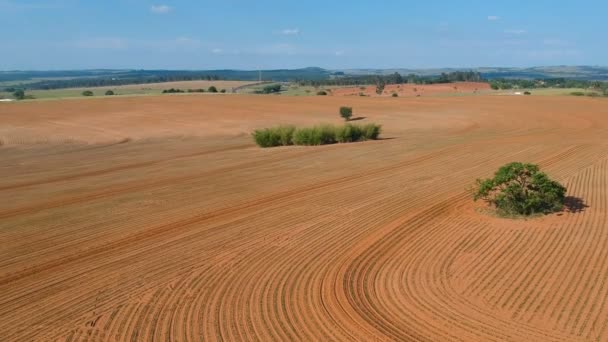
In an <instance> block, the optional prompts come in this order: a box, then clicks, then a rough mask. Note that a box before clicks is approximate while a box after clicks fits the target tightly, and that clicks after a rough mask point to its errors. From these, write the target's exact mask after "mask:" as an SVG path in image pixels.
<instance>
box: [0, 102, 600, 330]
mask: <svg viewBox="0 0 608 342" xmlns="http://www.w3.org/2000/svg"><path fill="white" fill-rule="evenodd" d="M344 105H345V106H352V107H353V109H354V114H355V116H360V117H361V118H360V119H361V123H366V122H375V123H378V124H382V126H383V133H382V137H383V138H386V139H385V140H379V141H368V142H361V143H357V144H336V145H327V146H318V147H299V146H298V147H277V148H271V149H262V148H257V147H256V146H255V144H254V143H253V141H252V139H251V137H250V136H249V133H250V132H251V130H253V129H255V128H263V127H270V126H274V125H280V124H295V125H314V124H318V123H323V122H327V123H340V122H341V119H340V117H339V115H338V108H339V107H340V106H344ZM607 130H608V101H606V99H596V98H578V97H524V96H521V97H516V96H512V97H511V96H482V95H480V96H475V97H426V98H425V97H419V98H405V97H404V98H395V99H393V98H390V99H389V98H366V97H349V98H344V97H332V96H327V97H277V96H244V95H231V96H228V95H225V96H222V95H218V96H149V97H131V98H103V99H86V100H85V99H82V100H81V99H78V100H70V101H50V102H23V103H0V141H1V142H2V146H0V160H2V164H1V165H0V196H1V198H2V199H3V201H0V240H1V241H3V243H2V244H0V340H1V341H55V340H60V341H127V340H129V341H186V340H191V341H199V340H204V341H215V340H229V341H249V340H263V341H268V340H302V341H313V340H322V341H333V340H344V341H352V340H360V341H370V340H400V341H404V340H418V341H452V340H466V341H598V340H608V262H607V260H608V222H607V217H608V140H607V138H606V136H607V135H606V132H607ZM510 161H523V162H533V163H538V164H540V166H541V167H542V168H543V170H544V171H546V172H547V173H548V174H549V175H550V176H551V177H552V178H555V179H557V180H559V181H560V182H562V183H563V184H564V185H566V186H567V187H568V196H570V197H569V200H568V204H569V210H567V211H565V212H563V213H560V214H555V215H549V216H543V217H539V218H535V219H530V220H523V219H518V220H508V219H503V218H498V217H495V216H492V215H491V214H489V213H487V211H486V210H485V208H484V207H483V206H482V205H475V204H473V203H472V200H471V196H470V194H469V193H468V191H467V187H468V186H470V185H471V184H472V183H473V182H474V180H475V178H478V177H487V176H490V175H491V174H492V172H494V171H495V170H496V169H497V168H498V167H499V166H500V165H503V164H504V163H506V162H510Z"/></svg>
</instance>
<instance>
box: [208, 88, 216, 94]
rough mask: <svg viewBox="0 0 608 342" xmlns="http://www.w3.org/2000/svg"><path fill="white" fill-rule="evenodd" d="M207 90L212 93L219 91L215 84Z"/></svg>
mask: <svg viewBox="0 0 608 342" xmlns="http://www.w3.org/2000/svg"><path fill="white" fill-rule="evenodd" d="M207 91H208V92H210V93H217V88H216V87H215V86H211V87H209V89H207Z"/></svg>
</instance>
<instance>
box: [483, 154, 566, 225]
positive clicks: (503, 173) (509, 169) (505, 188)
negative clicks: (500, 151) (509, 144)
mask: <svg viewBox="0 0 608 342" xmlns="http://www.w3.org/2000/svg"><path fill="white" fill-rule="evenodd" d="M565 194H566V188H565V187H564V186H562V185H561V184H559V183H558V182H556V181H553V180H551V179H550V178H549V177H548V176H547V175H546V174H545V173H542V172H540V171H539V168H538V166H537V165H534V164H524V163H518V162H514V163H509V164H507V165H504V166H503V167H501V168H500V169H498V171H496V173H495V174H494V178H488V179H478V180H477V192H476V193H475V197H474V198H475V200H478V199H483V200H485V201H486V202H488V203H490V204H492V205H494V206H495V207H496V209H497V210H498V212H499V213H500V214H505V215H531V214H535V213H551V212H555V211H560V210H562V208H563V207H564V200H565Z"/></svg>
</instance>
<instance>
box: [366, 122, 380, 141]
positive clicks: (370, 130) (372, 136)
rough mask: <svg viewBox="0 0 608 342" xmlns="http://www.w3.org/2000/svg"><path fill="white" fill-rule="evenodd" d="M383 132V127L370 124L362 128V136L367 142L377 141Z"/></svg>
mask: <svg viewBox="0 0 608 342" xmlns="http://www.w3.org/2000/svg"><path fill="white" fill-rule="evenodd" d="M381 130H382V126H380V125H376V124H373V123H369V124H366V125H363V126H362V127H361V135H362V137H363V138H364V139H365V140H376V139H378V136H380V131H381Z"/></svg>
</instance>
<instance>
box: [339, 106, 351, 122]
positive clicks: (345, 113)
mask: <svg viewBox="0 0 608 342" xmlns="http://www.w3.org/2000/svg"><path fill="white" fill-rule="evenodd" d="M340 116H341V117H342V118H343V119H344V121H349V120H350V118H351V117H352V116H353V108H352V107H340Z"/></svg>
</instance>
